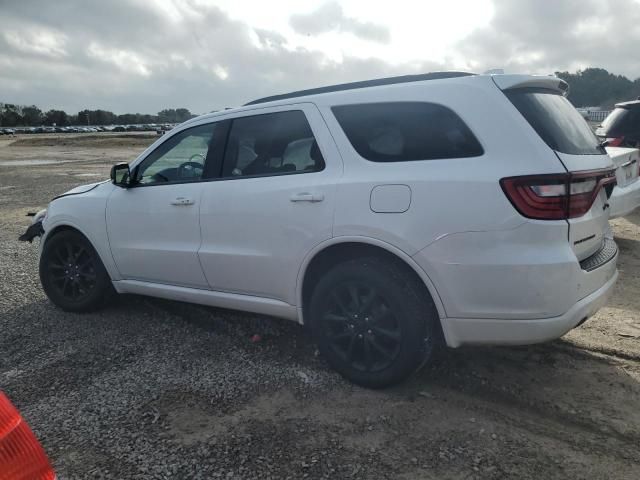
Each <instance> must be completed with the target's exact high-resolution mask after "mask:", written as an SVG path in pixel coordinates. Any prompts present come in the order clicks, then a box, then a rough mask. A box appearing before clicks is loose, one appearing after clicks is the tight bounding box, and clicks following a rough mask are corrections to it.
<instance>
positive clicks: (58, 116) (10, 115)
mask: <svg viewBox="0 0 640 480" xmlns="http://www.w3.org/2000/svg"><path fill="white" fill-rule="evenodd" d="M556 76H558V77H560V78H562V79H563V80H564V81H566V82H567V83H568V84H569V97H568V98H569V100H570V101H571V102H572V103H573V104H574V105H575V106H576V107H602V108H604V109H610V108H612V107H613V105H614V104H615V103H617V102H622V101H626V100H634V99H636V98H638V97H640V78H637V79H635V80H630V79H628V78H627V77H625V76H623V75H615V74H613V73H609V72H608V71H606V70H605V69H603V68H586V69H584V70H578V71H577V72H575V73H570V72H556ZM194 116H195V115H193V114H191V112H190V111H189V110H188V109H186V108H175V109H174V108H168V109H165V110H162V111H160V112H158V114H157V115H149V114H142V113H125V114H122V115H116V114H115V113H113V112H109V111H107V110H88V109H85V110H82V111H80V112H78V113H77V114H75V115H73V114H68V113H67V112H65V111H64V110H55V109H53V110H49V111H47V112H43V111H42V110H40V109H39V108H38V107H37V106H35V105H15V104H11V103H1V102H0V126H3V127H20V126H25V127H38V126H41V125H54V124H55V125H57V126H60V127H64V126H68V125H119V124H122V125H131V124H145V123H181V122H184V121H186V120H188V119H190V118H193V117H194Z"/></svg>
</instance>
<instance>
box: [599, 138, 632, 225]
mask: <svg viewBox="0 0 640 480" xmlns="http://www.w3.org/2000/svg"><path fill="white" fill-rule="evenodd" d="M606 149H607V153H608V154H609V156H610V157H611V160H613V164H614V165H615V166H616V180H617V185H616V187H615V188H614V189H613V194H612V195H611V198H609V205H610V206H611V212H610V213H609V218H616V217H624V216H625V215H628V214H630V213H631V212H633V211H634V210H635V209H636V208H638V207H639V206H640V179H639V178H638V174H639V173H640V172H639V171H638V168H639V165H640V150H638V149H637V148H624V147H606Z"/></svg>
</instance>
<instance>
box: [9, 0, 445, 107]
mask: <svg viewBox="0 0 640 480" xmlns="http://www.w3.org/2000/svg"><path fill="white" fill-rule="evenodd" d="M0 5H1V7H0V8H1V12H2V14H1V15H0V101H5V102H15V103H35V104H37V105H39V106H41V107H43V108H64V109H67V110H68V111H71V112H74V111H78V110H80V109H83V108H104V109H109V110H113V111H115V112H117V113H122V112H125V111H126V112H145V113H146V112H151V113H153V112H157V111H158V110H160V109H161V108H165V107H179V106H185V107H187V108H189V109H190V110H192V111H193V112H197V113H202V112H208V111H211V110H213V109H220V108H224V107H226V106H234V105H238V104H242V103H244V102H246V101H249V100H251V99H253V98H256V97H261V96H266V95H272V94H277V93H282V92H286V91H291V90H295V89H301V88H310V87H316V86H322V85H327V84H332V83H338V82H343V81H352V80H362V79H366V78H371V77H379V76H386V75H394V74H405V73H415V72H419V71H424V70H434V69H441V68H442V65H439V64H436V63H433V62H427V61H425V62H418V63H412V64H411V65H399V66H391V65H389V64H387V63H386V62H384V61H382V60H378V59H359V58H355V57H346V58H344V59H343V60H342V61H340V62H337V61H332V60H330V59H328V58H327V57H326V56H325V55H324V54H322V53H321V52H317V51H310V50H307V49H302V48H297V49H291V48H288V46H287V45H286V41H285V39H284V37H282V35H280V34H279V33H277V32H273V31H269V30H260V29H255V30H254V29H252V28H250V27H249V26H248V25H246V24H245V23H243V22H240V21H237V20H233V19H231V18H230V17H229V16H228V15H227V14H226V13H224V12H223V11H222V10H220V9H219V8H217V7H215V6H207V5H202V4H201V3H197V2H195V1H192V0H185V1H183V2H179V3H176V4H175V5H176V8H179V9H180V13H181V18H180V20H179V21H176V20H175V19H172V18H170V17H169V16H166V15H164V14H162V13H161V12H159V11H158V10H156V8H155V7H154V4H153V2H144V1H142V0H114V1H109V2H92V3H91V8H89V6H88V5H87V4H86V2H84V1H79V0H59V1H56V2H34V1H29V0H25V1H22V2H6V3H2V2H1V1H0Z"/></svg>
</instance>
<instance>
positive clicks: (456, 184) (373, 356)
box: [26, 73, 617, 387]
mask: <svg viewBox="0 0 640 480" xmlns="http://www.w3.org/2000/svg"><path fill="white" fill-rule="evenodd" d="M566 88H567V85H566V84H565V83H564V82H563V81H562V80H559V79H558V78H554V77H535V76H520V75H469V74H459V73H436V74H426V75H418V76H409V77H397V78H391V79H381V80H373V81H369V82H359V83H352V84H345V85H338V86H334V87H327V88H321V89H315V90H306V91H302V92H295V93H292V94H286V95H280V96H276V97H270V98H266V99H262V100H257V101H254V102H251V103H249V104H247V105H245V106H243V107H240V108H236V109H230V110H225V111H220V112H216V113H212V114H208V115H203V116H201V117H198V118H195V119H193V120H190V121H188V122H186V123H184V124H182V125H180V126H178V127H177V128H175V129H174V130H172V131H171V132H167V134H166V135H164V136H163V137H161V138H159V139H158V140H157V141H156V142H155V143H154V144H153V145H152V146H151V147H149V148H148V149H147V150H146V151H144V152H143V153H142V154H141V155H140V156H139V157H138V158H137V159H136V160H134V161H133V162H132V163H131V165H126V164H120V165H116V166H114V167H113V169H112V174H111V181H110V182H108V181H107V182H102V183H96V184H92V185H87V186H83V187H78V188H76V189H74V190H71V191H70V192H68V193H66V194H64V195H61V196H60V197H58V198H56V199H54V200H53V201H52V202H51V203H50V205H49V207H48V211H46V213H45V212H43V213H41V214H40V215H38V217H37V218H36V223H35V224H34V225H32V227H30V232H31V233H30V234H27V235H26V237H27V238H28V237H31V236H33V235H34V234H35V233H38V232H40V231H41V232H42V233H43V235H42V236H43V238H42V241H41V245H42V247H41V258H40V277H41V281H42V285H43V287H44V290H45V292H46V294H47V295H48V296H49V298H50V299H51V300H52V301H53V302H54V303H55V304H56V305H58V306H59V307H61V308H63V309H65V310H72V311H86V310H91V309H95V308H96V307H99V306H101V305H103V304H104V303H105V300H106V299H107V298H108V297H109V294H110V293H111V292H112V291H114V290H115V291H116V292H118V293H135V294H142V295H152V296H157V297H163V298H168V299H174V300H180V301H185V302H194V303H199V304H204V305H212V306H217V307H224V308H232V309H239V310H246V311H251V312H258V313H261V314H265V315H273V316H277V317H283V318H287V319H290V320H294V321H297V322H300V323H305V324H309V325H310V326H311V329H312V331H313V333H314V336H315V339H316V341H317V342H318V345H319V349H320V351H321V353H322V354H323V355H324V356H325V357H326V359H327V361H328V362H329V363H330V364H331V365H332V366H333V367H334V368H335V369H336V370H338V371H339V372H340V373H341V374H342V375H344V376H345V377H347V378H348V379H350V380H352V381H354V382H356V383H358V384H361V385H365V386H370V387H382V386H385V385H389V384H392V383H395V382H398V381H400V380H401V379H403V378H405V377H406V376H407V375H409V374H410V373H411V372H412V371H414V370H415V369H416V368H417V367H418V366H419V365H420V364H421V363H423V362H425V361H428V360H429V359H430V358H431V357H432V356H433V354H434V351H435V349H436V347H437V346H438V345H440V344H446V345H448V346H450V347H458V346H460V345H465V344H511V345H516V344H529V343H535V342H542V341H546V340H550V339H554V338H557V337H560V336H561V335H563V334H564V333H566V332H567V331H568V330H570V329H572V328H574V327H576V326H577V325H579V324H580V323H581V322H583V321H584V320H586V319H587V318H588V317H589V316H591V315H592V314H593V313H594V312H596V310H598V309H599V308H600V307H601V306H602V305H603V304H604V303H605V302H606V300H607V298H608V296H609V294H610V293H611V291H612V288H613V285H614V283H615V281H616V277H617V270H616V259H617V247H616V244H615V243H614V242H613V240H612V238H611V235H610V231H609V229H608V217H609V211H608V203H607V201H608V198H609V196H610V195H611V192H612V190H613V187H614V184H615V175H614V173H613V164H612V162H611V160H610V158H609V157H608V156H607V155H606V153H605V151H604V150H603V148H602V147H601V146H600V145H599V143H598V140H597V139H596V137H595V136H594V134H593V133H592V132H591V130H590V129H589V127H588V126H587V124H586V122H585V121H584V119H583V118H582V117H581V116H580V114H579V113H578V112H577V111H576V110H575V109H574V108H573V107H572V106H571V104H570V103H569V102H568V101H567V100H566V99H565V97H564V95H563V94H564V93H565V91H566ZM40 225H41V226H40Z"/></svg>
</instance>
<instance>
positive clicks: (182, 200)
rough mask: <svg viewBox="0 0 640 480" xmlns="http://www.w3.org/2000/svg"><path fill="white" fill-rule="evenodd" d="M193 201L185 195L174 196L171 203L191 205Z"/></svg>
mask: <svg viewBox="0 0 640 480" xmlns="http://www.w3.org/2000/svg"><path fill="white" fill-rule="evenodd" d="M194 203H195V202H194V201H193V200H192V199H191V198H187V197H176V198H175V199H173V200H171V205H178V206H179V205H193V204H194Z"/></svg>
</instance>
